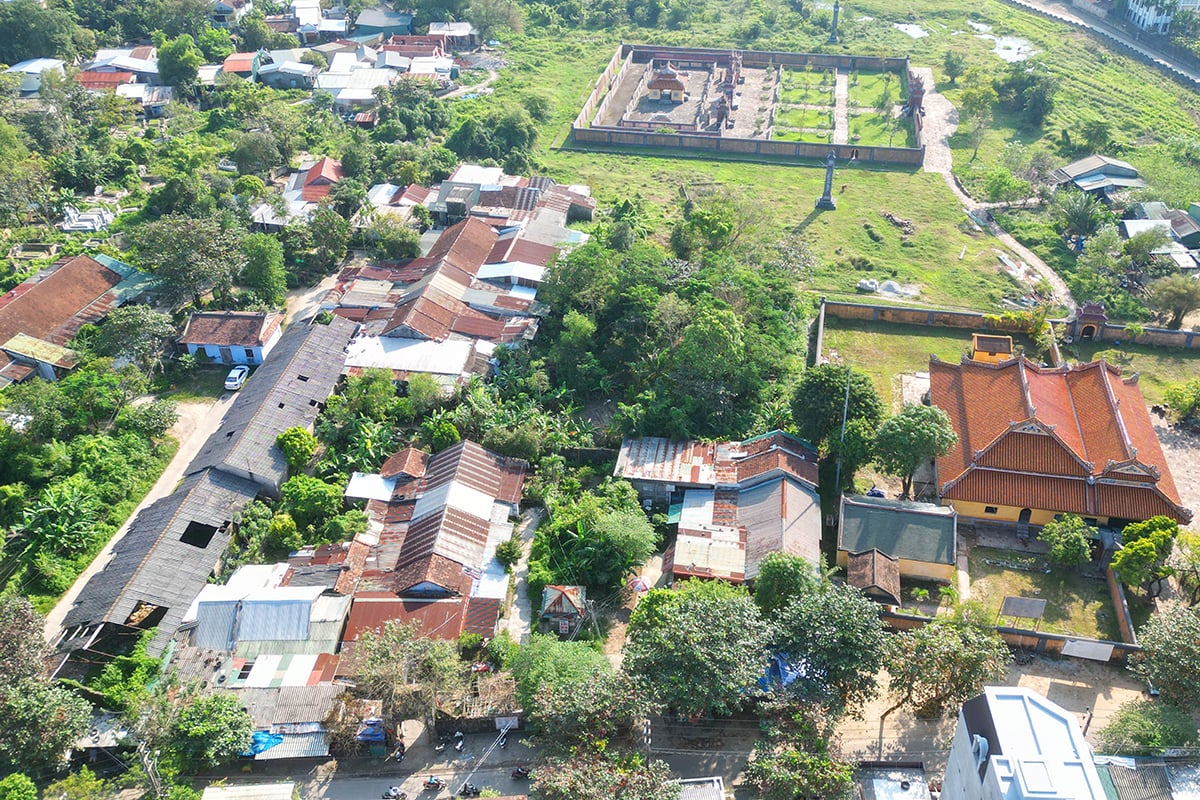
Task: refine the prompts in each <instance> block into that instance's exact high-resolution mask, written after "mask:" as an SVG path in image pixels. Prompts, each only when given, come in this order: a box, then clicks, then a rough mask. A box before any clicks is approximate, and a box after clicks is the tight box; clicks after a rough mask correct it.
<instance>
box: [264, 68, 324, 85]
mask: <svg viewBox="0 0 1200 800" xmlns="http://www.w3.org/2000/svg"><path fill="white" fill-rule="evenodd" d="M320 72H321V68H320V67H318V66H316V65H315V64H305V63H304V62H302V61H278V62H272V63H270V64H263V65H262V66H261V67H259V68H258V82H259V83H261V84H263V85H264V86H270V87H271V88H272V89H312V88H313V87H315V86H316V85H317V75H319V74H320Z"/></svg>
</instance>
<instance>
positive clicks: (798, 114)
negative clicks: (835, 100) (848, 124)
mask: <svg viewBox="0 0 1200 800" xmlns="http://www.w3.org/2000/svg"><path fill="white" fill-rule="evenodd" d="M775 124H776V125H783V126H785V127H788V128H820V129H822V130H833V111H832V110H826V111H818V110H817V109H815V108H789V109H786V110H784V111H780V112H778V113H777V114H775Z"/></svg>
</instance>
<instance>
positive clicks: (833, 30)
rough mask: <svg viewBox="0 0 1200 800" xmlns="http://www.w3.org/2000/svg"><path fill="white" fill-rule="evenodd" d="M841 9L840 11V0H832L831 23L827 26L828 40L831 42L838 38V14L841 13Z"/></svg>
mask: <svg viewBox="0 0 1200 800" xmlns="http://www.w3.org/2000/svg"><path fill="white" fill-rule="evenodd" d="M841 11H842V6H841V0H833V24H832V25H830V26H829V41H830V42H831V43H832V42H836V41H837V40H838V38H837V26H838V15H839V14H840V13H841Z"/></svg>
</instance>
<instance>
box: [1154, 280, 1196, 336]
mask: <svg viewBox="0 0 1200 800" xmlns="http://www.w3.org/2000/svg"><path fill="white" fill-rule="evenodd" d="M1147 288H1148V289H1149V292H1150V294H1149V297H1148V298H1147V301H1146V302H1147V305H1149V306H1150V307H1151V308H1153V309H1155V310H1156V311H1161V312H1163V313H1169V314H1170V315H1171V319H1170V321H1168V322H1167V327H1168V328H1170V329H1172V330H1179V328H1181V327H1183V318H1184V317H1185V316H1187V315H1188V314H1190V313H1191V312H1193V311H1195V310H1196V309H1197V308H1200V281H1198V280H1196V279H1195V278H1193V277H1191V276H1189V275H1184V274H1182V273H1177V274H1175V275H1168V276H1166V277H1165V278H1159V279H1158V280H1156V281H1154V282H1153V283H1151V284H1150V285H1149V286H1148V287H1147Z"/></svg>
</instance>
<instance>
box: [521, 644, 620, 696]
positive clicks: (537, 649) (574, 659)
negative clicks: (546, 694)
mask: <svg viewBox="0 0 1200 800" xmlns="http://www.w3.org/2000/svg"><path fill="white" fill-rule="evenodd" d="M504 668H505V669H507V670H509V671H511V672H512V675H513V679H514V680H515V681H516V682H517V702H519V703H520V704H521V707H522V708H526V709H532V708H533V707H534V703H535V700H534V698H535V697H536V695H537V694H538V692H540V691H542V690H543V689H550V690H552V691H555V692H570V691H571V687H572V686H573V685H574V684H576V683H582V682H583V681H584V680H586V679H587V678H589V677H590V676H592V675H594V674H597V673H611V672H612V664H611V663H610V662H609V660H608V658H607V657H605V655H604V654H603V653H601V652H599V651H598V650H596V649H595V648H593V647H592V646H591V645H589V644H587V643H586V642H564V641H560V640H559V639H558V638H557V637H555V636H546V635H542V634H540V633H535V634H533V636H532V637H531V638H530V640H529V643H528V644H523V645H521V646H520V647H518V648H516V650H515V651H513V652H512V654H511V655H510V656H509V657H508V658H507V659H506V661H505V663H504Z"/></svg>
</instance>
